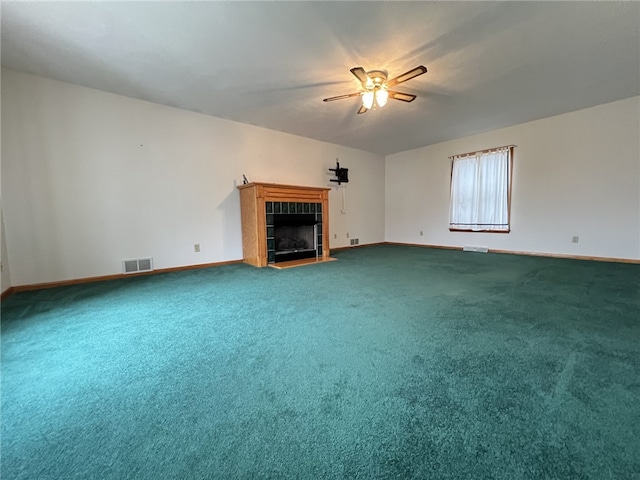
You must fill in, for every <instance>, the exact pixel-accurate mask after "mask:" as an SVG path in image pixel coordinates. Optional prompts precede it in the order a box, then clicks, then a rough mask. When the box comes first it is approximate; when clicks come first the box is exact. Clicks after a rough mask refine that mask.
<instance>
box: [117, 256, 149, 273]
mask: <svg viewBox="0 0 640 480" xmlns="http://www.w3.org/2000/svg"><path fill="white" fill-rule="evenodd" d="M151 270H153V258H151V257H147V258H132V259H129V260H122V273H138V272H150V271H151Z"/></svg>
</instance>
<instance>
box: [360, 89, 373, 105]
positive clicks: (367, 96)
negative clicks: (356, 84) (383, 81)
mask: <svg viewBox="0 0 640 480" xmlns="http://www.w3.org/2000/svg"><path fill="white" fill-rule="evenodd" d="M362 105H364V107H365V108H367V109H370V108H372V107H373V90H369V91H367V92H364V93H363V94H362Z"/></svg>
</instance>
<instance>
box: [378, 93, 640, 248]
mask: <svg viewBox="0 0 640 480" xmlns="http://www.w3.org/2000/svg"><path fill="white" fill-rule="evenodd" d="M509 144H515V145H517V148H516V149H515V154H514V169H513V186H512V187H513V189H512V201H511V233H509V234H495V233H466V232H449V230H448V214H449V182H450V169H451V166H450V160H449V158H448V157H449V156H451V155H455V154H460V153H465V152H470V151H475V150H480V149H484V148H490V147H497V146H501V145H509ZM385 179H386V190H385V197H386V215H385V230H386V232H385V239H386V241H390V242H406V243H417V244H426V245H438V246H456V247H461V246H464V245H478V246H488V247H490V248H494V249H502V250H510V251H524V252H537V253H549V254H566V255H586V256H598V257H609V258H625V259H636V260H637V259H640V97H633V98H629V99H626V100H621V101H618V102H613V103H609V104H605V105H600V106H597V107H593V108H588V109H585V110H580V111H577V112H572V113H568V114H564V115H559V116H555V117H550V118H546V119H542V120H537V121H534V122H529V123H525V124H521V125H516V126H513V127H509V128H504V129H500V130H495V131H492V132H488V133H483V134H479V135H474V136H470V137H466V138H460V139H457V140H453V141H449V142H444V143H440V144H436V145H431V146H428V147H424V148H419V149H416V150H410V151H406V152H401V153H398V154H395V155H389V156H387V158H386V174H385ZM420 230H422V231H423V232H424V235H423V236H420V235H419V232H420ZM574 235H577V236H579V243H577V244H574V243H571V239H572V236H574Z"/></svg>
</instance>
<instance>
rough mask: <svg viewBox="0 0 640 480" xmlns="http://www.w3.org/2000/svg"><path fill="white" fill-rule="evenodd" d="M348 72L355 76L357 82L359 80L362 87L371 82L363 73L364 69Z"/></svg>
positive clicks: (356, 68)
mask: <svg viewBox="0 0 640 480" xmlns="http://www.w3.org/2000/svg"><path fill="white" fill-rule="evenodd" d="M350 71H351V73H353V74H354V75H355V76H356V78H357V79H358V80H360V82H361V83H362V84H363V85H364V84H366V83H367V82H371V79H370V78H369V75H367V72H365V71H364V68H362V67H354V68H352V69H351V70H350Z"/></svg>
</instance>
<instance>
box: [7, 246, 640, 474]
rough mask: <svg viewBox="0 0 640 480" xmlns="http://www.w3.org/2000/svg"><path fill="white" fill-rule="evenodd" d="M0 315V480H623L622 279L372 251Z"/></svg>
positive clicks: (207, 275)
mask: <svg viewBox="0 0 640 480" xmlns="http://www.w3.org/2000/svg"><path fill="white" fill-rule="evenodd" d="M336 257H337V258H338V261H337V262H329V263H325V264H319V265H313V266H306V267H300V268H294V269H288V270H275V269H271V268H264V269H257V268H253V267H250V266H247V265H230V266H223V267H216V268H208V269H202V270H191V271H186V272H177V273H169V274H158V275H152V276H146V277H137V278H128V279H124V280H118V281H110V282H101V283H94V284H88V285H78V286H69V287H61V288H55V289H49V290H42V291H38V292H23V293H17V294H14V295H12V296H11V297H9V298H8V299H6V300H5V301H3V302H2V385H1V386H2V430H1V433H2V438H1V454H2V466H1V469H2V470H1V474H2V479H38V480H42V479H75V478H81V479H200V478H216V479H266V478H273V479H281V478H282V479H284V478H292V479H395V478H397V479H409V478H419V479H505V480H506V479H508V480H517V479H597V480H605V479H638V478H640V266H638V265H629V264H613V263H601V262H584V261H575V260H563V259H549V258H539V257H522V256H515V255H493V254H478V253H466V252H460V251H449V250H431V249H424V248H412V247H398V246H376V247H366V248H361V249H356V250H350V251H342V252H339V253H338V254H337V255H336Z"/></svg>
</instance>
